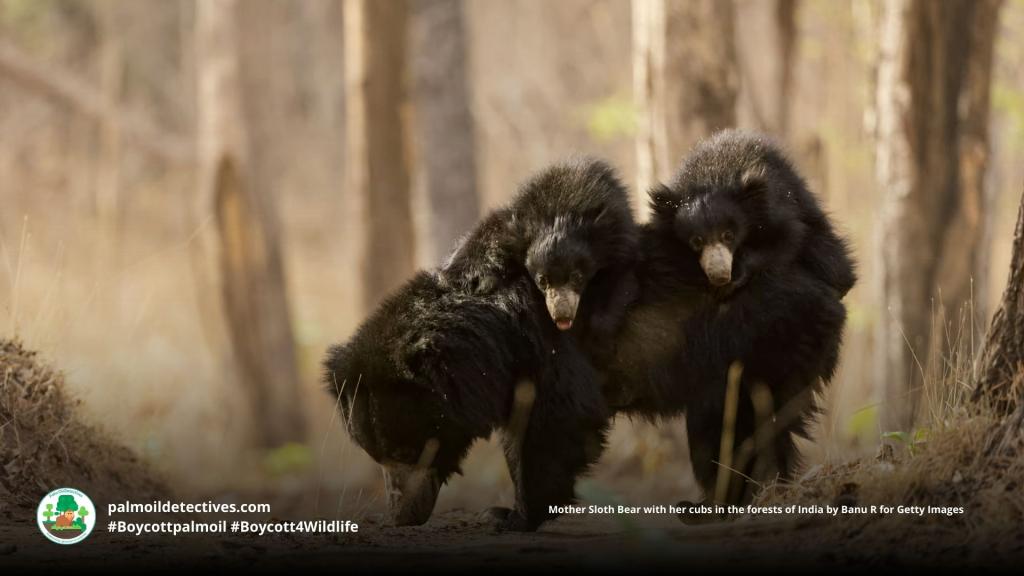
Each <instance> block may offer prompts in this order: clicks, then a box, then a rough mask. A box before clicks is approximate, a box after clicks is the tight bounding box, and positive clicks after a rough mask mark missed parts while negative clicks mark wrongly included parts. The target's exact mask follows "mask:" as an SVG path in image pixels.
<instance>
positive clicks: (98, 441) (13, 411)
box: [0, 340, 170, 523]
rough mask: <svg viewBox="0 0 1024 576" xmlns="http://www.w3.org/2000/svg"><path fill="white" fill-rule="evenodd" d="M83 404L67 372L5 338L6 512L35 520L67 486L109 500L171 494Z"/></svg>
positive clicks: (0, 373)
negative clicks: (90, 418) (52, 494)
mask: <svg viewBox="0 0 1024 576" xmlns="http://www.w3.org/2000/svg"><path fill="white" fill-rule="evenodd" d="M78 405H79V402H78V401H76V400H73V399H71V398H69V397H68V395H67V393H66V392H65V390H64V377H63V375H62V374H61V373H60V372H58V371H56V370H54V369H53V368H50V367H49V366H46V365H45V364H42V363H40V362H39V361H38V360H37V358H36V354H35V353H34V352H30V351H28V350H25V349H24V348H23V347H22V346H21V345H20V344H19V343H17V342H13V341H10V340H0V462H2V463H3V470H2V472H3V473H2V474H0V518H4V519H6V520H8V521H11V522H14V523H18V522H31V521H32V518H33V512H34V511H35V508H36V506H37V505H38V504H39V500H40V499H41V498H42V497H43V496H44V495H45V494H46V493H47V492H48V491H50V490H53V489H54V488H59V487H63V486H71V487H75V488H78V489H80V490H83V491H85V492H86V493H87V494H89V495H90V496H91V497H92V498H94V499H98V500H97V501H108V502H113V501H118V500H123V499H125V498H126V497H130V498H131V499H134V500H138V501H142V502H145V501H148V500H154V499H156V498H166V497H167V496H168V495H169V493H170V492H169V491H168V489H167V488H166V487H165V486H164V484H163V482H162V481H161V480H160V479H159V478H158V477H157V476H156V475H155V474H154V473H153V472H152V471H151V470H150V469H149V468H148V467H147V466H146V465H144V464H143V463H141V462H140V461H139V459H138V458H137V457H136V456H135V455H134V454H133V453H132V452H131V451H130V450H128V449H127V448H124V447H122V446H120V445H119V444H118V443H116V442H115V441H113V440H112V439H111V438H110V437H109V436H108V435H107V434H106V433H105V432H103V431H101V430H99V429H97V428H96V427H94V426H91V425H88V424H85V423H83V421H82V420H81V419H80V414H79V412H78Z"/></svg>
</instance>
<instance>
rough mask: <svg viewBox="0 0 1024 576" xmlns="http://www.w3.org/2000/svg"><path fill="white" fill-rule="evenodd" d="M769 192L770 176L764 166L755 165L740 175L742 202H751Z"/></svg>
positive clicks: (740, 196)
mask: <svg viewBox="0 0 1024 576" xmlns="http://www.w3.org/2000/svg"><path fill="white" fill-rule="evenodd" d="M767 190H768V174H767V172H766V170H765V167H764V165H762V164H754V165H753V166H750V167H749V168H747V169H746V170H744V171H743V173H742V174H741V175H740V189H739V198H740V200H749V199H752V198H756V197H758V196H760V195H762V194H764V193H765V192H766V191H767Z"/></svg>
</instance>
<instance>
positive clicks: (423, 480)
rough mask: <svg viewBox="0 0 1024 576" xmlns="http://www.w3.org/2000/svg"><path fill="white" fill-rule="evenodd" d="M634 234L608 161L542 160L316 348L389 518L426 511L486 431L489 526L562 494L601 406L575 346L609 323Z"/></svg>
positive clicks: (543, 508) (579, 467)
mask: <svg viewBox="0 0 1024 576" xmlns="http://www.w3.org/2000/svg"><path fill="white" fill-rule="evenodd" d="M635 233H636V229H635V225H634V223H633V217H632V212H631V209H630V204H629V199H628V195H627V191H626V189H625V187H624V186H622V184H621V183H620V182H619V180H618V178H617V177H616V176H615V173H614V171H613V170H612V169H611V168H610V167H609V166H607V165H606V164H604V163H601V162H597V161H591V160H586V161H579V162H575V163H567V164H562V165H557V166H554V167H552V168H549V169H548V170H545V171H543V172H542V173H540V174H539V175H537V176H536V177H535V178H533V179H532V180H530V181H529V182H527V183H526V184H525V185H524V186H523V188H522V190H521V191H520V193H519V194H518V195H517V197H516V199H515V200H514V201H513V202H512V204H511V205H510V206H509V207H507V208H505V209H503V210H498V211H496V212H495V213H493V214H492V215H491V216H490V217H489V218H487V219H485V220H484V221H483V222H482V223H481V224H480V225H479V226H477V228H476V229H475V231H474V232H473V233H472V234H471V235H470V236H469V237H467V238H466V239H465V240H463V241H462V244H461V245H460V246H459V247H458V249H457V250H456V251H455V253H454V254H453V255H452V257H451V259H450V261H449V263H448V264H447V265H446V266H445V267H444V268H442V269H441V270H436V271H431V272H421V273H419V274H417V275H416V276H415V277H414V278H413V279H412V280H411V281H409V282H408V283H406V284H405V285H404V286H402V287H401V288H399V289H398V291H397V292H396V293H394V294H392V295H391V296H390V297H389V298H388V299H387V300H386V301H385V302H384V303H383V304H382V305H381V306H380V307H379V308H378V309H377V310H376V311H375V312H374V313H373V314H372V315H371V316H370V317H369V318H368V319H367V320H366V321H365V322H364V323H363V325H362V326H360V328H359V329H358V330H357V332H356V334H355V336H353V337H352V339H351V340H350V341H349V342H348V343H347V344H344V345H341V346H336V347H333V348H332V349H331V350H330V351H329V352H328V357H327V359H326V361H325V368H326V373H325V379H326V381H327V384H328V386H329V388H330V389H331V390H332V391H333V393H335V394H336V395H337V396H338V398H339V401H340V408H341V412H342V414H343V416H344V418H345V421H346V425H347V428H348V431H349V434H350V435H351V436H352V438H353V439H354V440H355V441H356V442H357V443H358V444H359V445H360V446H361V447H362V448H363V449H364V450H366V452H367V453H368V454H369V455H370V456H371V457H372V458H373V459H374V460H376V461H377V462H378V463H379V464H380V465H381V466H382V467H383V469H384V476H385V484H386V486H385V490H386V492H387V495H388V502H389V506H390V515H391V519H392V521H393V522H394V523H395V524H397V525H413V524H422V523H423V522H426V520H427V519H428V518H429V517H430V513H431V511H432V510H433V507H434V503H435V500H436V498H437V494H438V492H439V490H440V488H441V486H442V485H443V484H444V483H445V482H446V481H447V480H448V478H449V477H450V476H451V475H452V474H454V473H457V472H460V469H459V466H460V463H461V461H462V460H463V458H464V457H465V456H466V453H467V452H468V450H469V448H470V446H471V445H472V444H473V442H474V441H475V440H476V439H478V438H487V437H489V436H490V435H491V433H492V432H493V431H495V430H500V431H501V432H502V435H503V438H502V441H503V445H504V449H505V455H506V459H507V462H508V467H509V472H510V473H511V475H512V481H513V483H514V485H515V498H516V502H515V509H514V510H512V511H509V512H508V513H507V514H506V516H505V517H504V518H503V519H502V520H501V523H502V524H501V527H502V528H505V529H514V530H535V529H536V528H537V527H538V526H540V524H541V523H542V522H544V521H545V520H546V519H548V518H550V517H551V513H550V511H549V507H550V506H557V505H563V504H568V503H570V502H571V501H572V500H573V498H574V484H575V481H576V477H577V476H579V475H580V474H582V473H583V472H584V471H585V470H586V468H587V467H588V466H589V465H591V464H592V463H593V462H595V461H596V460H597V458H598V457H599V456H600V454H601V451H602V449H603V446H604V439H605V435H606V432H607V429H608V425H609V419H610V413H609V411H608V409H607V407H606V404H605V402H604V399H603V397H602V395H601V390H600V386H599V385H598V383H597V382H598V379H597V374H596V373H595V371H594V369H593V367H592V365H591V363H590V362H589V361H588V359H587V355H586V353H585V352H584V347H585V346H588V344H585V343H587V342H592V343H593V346H598V345H601V344H602V343H603V344H605V345H606V344H607V343H608V342H607V341H608V338H610V337H612V336H613V335H614V332H615V326H614V323H615V322H617V320H618V319H619V318H621V314H618V315H617V314H615V313H610V312H609V309H610V308H619V309H620V310H621V309H623V308H624V303H623V302H624V300H623V299H628V298H629V294H630V287H629V286H628V284H627V285H622V284H621V283H622V282H623V281H624V279H628V277H629V275H628V274H626V273H624V272H623V271H622V269H623V268H628V267H629V266H631V264H632V262H633V260H634V258H635V254H634V250H635V241H636V238H635ZM556 252H557V254H558V257H556V258H551V257H549V256H550V255H552V254H554V253H556ZM581 343H582V344H581Z"/></svg>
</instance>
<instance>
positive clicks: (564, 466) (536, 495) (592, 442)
mask: <svg viewBox="0 0 1024 576" xmlns="http://www.w3.org/2000/svg"><path fill="white" fill-rule="evenodd" d="M566 424H569V425H568V426H567V425H566ZM571 424H572V420H571V419H563V420H562V421H561V422H555V423H554V424H553V425H547V426H546V425H543V424H540V423H538V422H535V421H531V423H530V425H529V426H527V429H526V431H525V433H524V434H522V437H521V438H516V437H515V435H514V434H513V433H511V432H508V433H506V434H505V436H504V437H503V438H502V444H503V446H504V449H505V460H506V462H507V463H508V468H509V473H510V474H511V475H512V482H513V484H514V485H515V494H516V502H515V507H514V508H513V509H512V510H509V511H508V512H507V513H505V514H504V517H503V518H502V514H501V513H500V512H499V513H494V512H492V516H493V517H495V518H496V519H497V520H498V529H499V530H509V531H518V532H532V531H535V530H537V528H539V527H540V526H541V524H543V523H544V522H545V521H547V520H550V519H552V518H554V517H555V516H557V515H558V513H556V512H555V511H554V510H553V508H555V507H558V506H564V505H567V504H571V503H573V502H574V501H575V500H576V493H575V486H576V478H577V477H579V476H580V475H581V474H583V473H584V472H586V470H587V468H588V467H589V466H590V465H591V464H593V463H594V462H596V461H597V459H598V458H599V457H600V455H601V451H602V450H603V448H604V437H605V434H606V433H607V424H605V423H600V424H595V423H590V424H586V425H577V426H572V425H571Z"/></svg>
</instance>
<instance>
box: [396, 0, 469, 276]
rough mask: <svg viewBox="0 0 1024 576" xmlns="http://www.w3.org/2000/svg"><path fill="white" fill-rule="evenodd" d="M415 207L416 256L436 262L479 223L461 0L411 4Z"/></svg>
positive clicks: (423, 261) (425, 262)
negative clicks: (477, 221)
mask: <svg viewBox="0 0 1024 576" xmlns="http://www.w3.org/2000/svg"><path fill="white" fill-rule="evenodd" d="M411 9H412V14H411V15H410V22H409V24H410V27H409V36H410V38H409V60H410V63H411V65H410V68H411V71H412V97H413V101H414V105H413V106H412V110H413V129H412V132H413V135H412V139H413V156H414V161H413V162H411V164H412V166H413V167H414V169H413V186H412V190H413V206H415V207H416V208H417V209H416V210H415V214H414V218H415V224H416V232H417V233H416V248H417V250H418V255H417V261H418V263H419V265H420V266H424V267H432V266H436V265H437V264H439V263H440V262H441V260H442V259H443V258H444V257H445V256H447V255H448V253H449V251H450V250H451V249H452V247H453V246H454V244H455V242H456V240H458V238H459V237H460V236H462V234H463V233H465V232H466V231H467V230H469V229H470V228H471V227H472V226H473V224H475V223H476V220H477V218H478V217H479V216H480V202H479V200H478V197H477V183H476V153H475V150H476V143H475V138H474V134H473V115H472V113H471V112H470V98H469V89H468V81H467V78H466V70H467V62H466V33H465V25H464V19H463V12H462V10H463V2H462V0H420V1H418V2H415V3H413V4H412V6H411Z"/></svg>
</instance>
